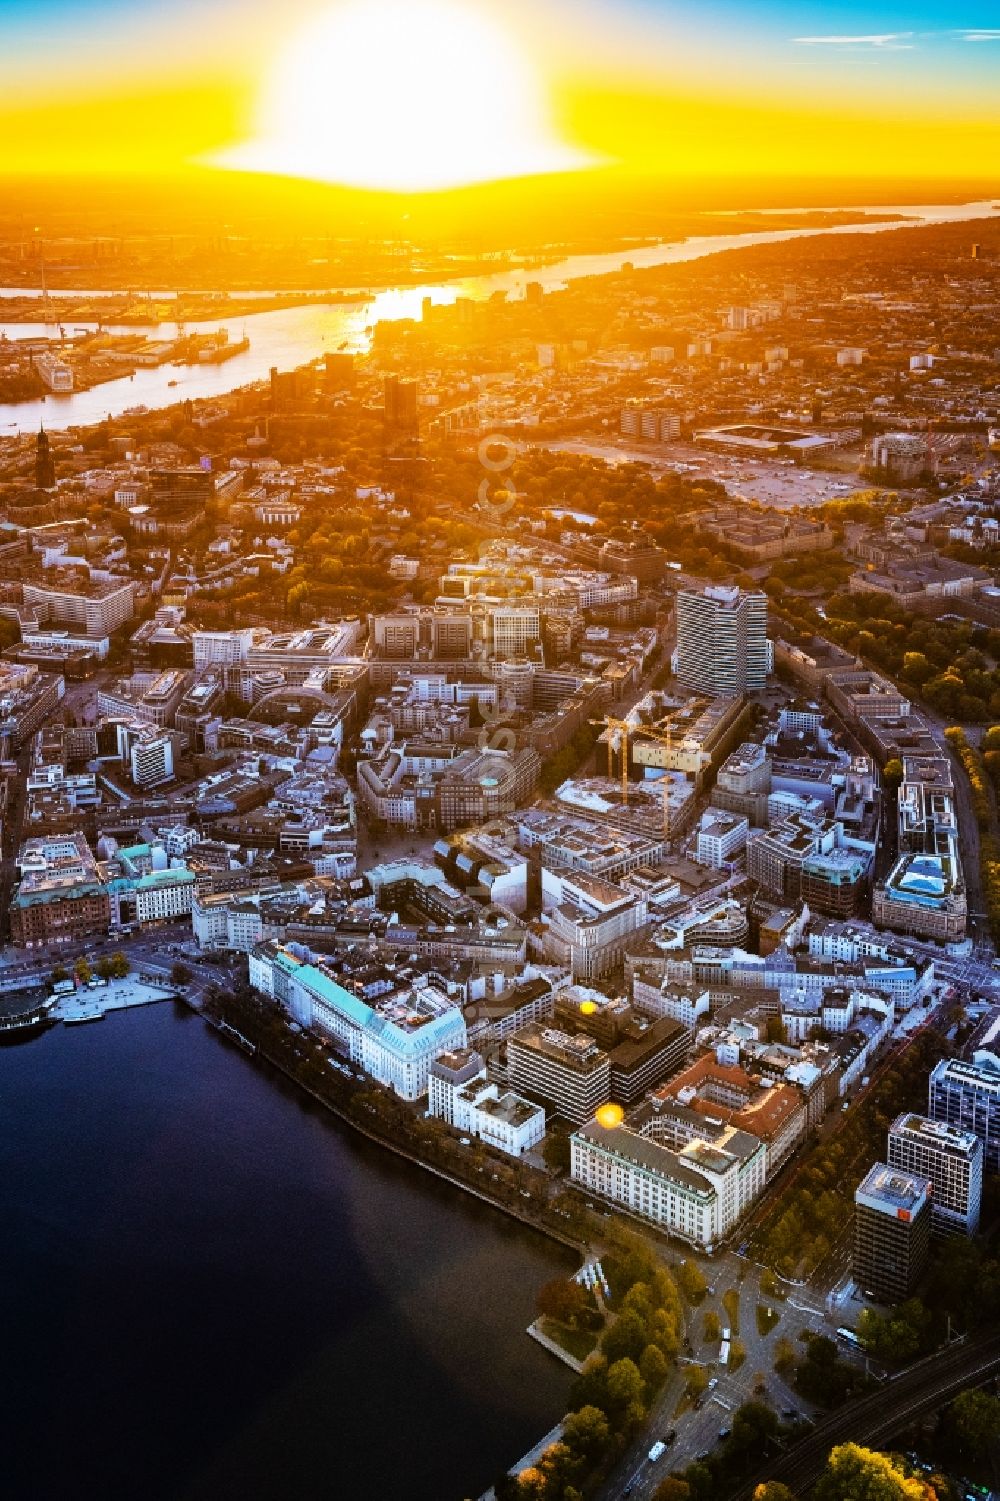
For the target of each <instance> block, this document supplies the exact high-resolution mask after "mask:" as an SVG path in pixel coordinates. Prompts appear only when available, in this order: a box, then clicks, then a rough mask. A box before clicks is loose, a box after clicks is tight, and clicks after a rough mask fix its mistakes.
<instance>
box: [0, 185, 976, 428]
mask: <svg viewBox="0 0 1000 1501" xmlns="http://www.w3.org/2000/svg"><path fill="white" fill-rule="evenodd" d="M867 212H868V213H869V214H872V215H878V214H904V215H906V216H907V219H908V223H909V226H910V227H912V226H914V225H918V224H945V223H956V222H962V221H966V220H971V219H981V218H983V217H984V216H994V215H995V209H994V206H993V204H992V203H991V202H989V201H987V200H984V201H982V202H975V203H964V204H954V203H951V204H877V205H871V206H870V207H869V208H868V209H867ZM902 227H906V226H901V225H898V224H891V223H890V224H886V223H878V222H876V223H862V224H850V225H841V226H837V227H835V228H832V229H775V230H760V231H756V232H753V233H747V234H718V235H700V236H694V237H692V238H690V239H687V240H681V241H676V242H662V243H660V244H656V245H647V246H643V247H640V248H637V249H635V250H615V251H610V252H608V253H605V254H598V255H574V256H569V257H568V258H567V259H566V260H563V261H559V262H558V263H555V264H553V265H551V266H543V267H539V268H538V269H532V270H524V271H516V270H515V271H502V272H497V273H495V274H493V275H489V276H478V277H473V278H471V279H468V280H464V281H454V282H446V283H440V284H437V285H431V284H428V285H424V286H416V287H405V288H390V289H388V290H385V291H382V292H378V293H376V294H375V295H374V296H373V297H370V298H366V299H363V300H359V301H358V302H356V303H339V304H329V305H326V306H316V305H313V306H309V307H300V308H286V309H282V310H280V311H276V312H269V313H252V314H250V315H248V316H247V317H245V318H232V319H212V320H209V321H207V322H202V323H193V322H192V323H188V324H186V325H185V328H186V330H187V331H188V332H193V331H204V330H208V329H216V328H226V329H228V330H229V336H230V339H232V340H237V339H239V338H240V337H241V336H242V334H243V333H244V332H245V333H246V334H247V335H248V337H249V339H250V348H249V349H248V350H247V351H246V352H245V353H243V354H239V355H236V356H235V357H234V358H233V359H231V360H229V361H227V362H226V363H225V364H223V365H195V366H178V367H174V366H170V365H164V366H161V367H159V368H158V369H154V370H139V371H137V372H136V374H135V376H134V377H133V378H131V379H130V378H129V377H127V376H126V377H124V378H123V379H121V380H116V381H108V382H106V383H105V384H104V385H101V386H95V387H94V388H93V389H92V390H90V391H78V392H76V393H75V394H73V395H72V396H47V397H45V398H43V399H39V400H35V401H24V402H17V403H12V404H7V405H6V406H3V405H0V436H4V435H5V434H11V433H15V432H35V431H37V429H38V427H39V426H40V425H41V424H42V423H44V425H45V426H46V428H48V429H50V430H52V431H58V430H60V429H62V428H67V427H74V426H85V425H87V424H89V423H93V422H100V421H102V420H103V419H104V418H105V417H107V416H109V415H111V416H116V417H117V416H120V415H121V413H122V412H124V411H126V410H127V409H128V408H129V407H135V406H146V407H150V408H154V409H155V408H160V407H166V406H172V405H173V404H174V402H177V401H183V400H185V399H186V398H188V397H190V398H191V399H192V400H197V399H199V398H203V397H212V396H222V395H224V394H225V393H226V392H227V391H231V390H233V389H235V388H236V387H237V386H246V385H249V384H251V383H252V382H253V381H257V380H264V379H266V378H267V376H268V373H269V371H270V369H271V367H272V365H276V366H277V367H278V369H280V370H291V369H294V368H295V366H297V365H304V364H306V363H307V361H309V360H312V359H315V358H316V357H317V355H321V354H323V353H326V352H328V351H332V350H336V349H339V348H341V347H342V346H343V347H346V348H348V349H353V350H364V349H365V348H367V346H368V341H369V330H370V329H371V328H372V327H373V326H374V325H375V324H376V323H378V322H380V321H382V320H383V319H388V320H394V319H398V318H419V317H420V314H421V306H422V303H423V299H424V298H425V297H430V299H431V301H432V302H433V303H435V304H438V303H451V302H454V301H455V299H456V298H458V297H472V298H476V299H481V298H485V297H489V296H490V295H491V294H492V293H493V292H496V291H505V292H508V293H509V294H511V295H512V296H517V295H519V294H520V293H522V292H523V289H524V286H525V283H526V282H529V281H538V282H541V284H542V286H543V287H545V288H546V290H548V291H553V290H556V289H558V288H559V287H562V286H565V285H566V283H567V282H569V281H574V280H577V279H578V278H579V277H583V276H598V275H603V274H605V273H607V272H609V271H614V270H617V269H618V268H619V267H620V266H621V265H622V263H623V262H625V261H631V263H632V264H633V265H634V266H636V267H640V268H643V267H649V266H662V265H669V264H679V263H681V262H684V261H694V260H700V259H702V258H703V257H705V256H709V255H717V254H719V252H720V251H724V250H735V249H739V248H741V247H743V246H748V245H767V244H777V243H779V242H780V241H783V240H795V239H802V238H805V237H808V236H812V235H816V234H881V233H885V232H886V231H887V230H892V229H896V228H902ZM7 290H8V292H12V291H13V290H14V289H7ZM32 290H34V291H35V292H37V291H39V289H38V288H35V289H31V288H28V289H24V288H19V289H16V295H23V294H24V293H25V291H27V292H29V293H30V292H31V291H32ZM70 295H72V294H70ZM79 295H80V296H91V295H94V294H92V293H89V292H86V291H81V292H80V294H79ZM79 326H83V327H86V326H87V325H79ZM91 326H92V325H91ZM120 331H121V332H127V333H135V332H137V331H138V332H148V333H149V334H150V335H151V336H159V337H162V338H164V339H170V338H172V337H173V336H174V334H175V333H176V326H175V325H174V324H163V325H161V326H160V329H159V331H158V333H157V330H155V329H149V330H136V329H135V328H134V327H132V328H128V329H122V330H120ZM71 332H72V328H67V333H71ZM57 333H58V329H57V328H55V327H53V326H49V325H45V324H25V323H7V324H4V323H3V322H2V321H0V338H3V337H4V336H6V337H7V338H11V339H16V338H22V339H23V338H30V337H39V336H41V335H48V336H50V337H55V335H56V334H57Z"/></svg>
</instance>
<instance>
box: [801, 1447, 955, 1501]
mask: <svg viewBox="0 0 1000 1501" xmlns="http://www.w3.org/2000/svg"><path fill="white" fill-rule="evenodd" d="M813 1497H814V1501H935V1498H934V1495H933V1492H931V1491H930V1490H929V1488H928V1486H927V1485H926V1484H925V1483H924V1481H923V1480H913V1479H910V1478H909V1477H908V1476H907V1475H906V1474H904V1472H903V1471H902V1470H901V1469H900V1468H899V1466H898V1465H897V1464H895V1463H894V1462H893V1460H892V1459H891V1458H890V1457H889V1455H888V1454H879V1453H878V1452H877V1451H876V1450H875V1449H863V1448H862V1447H861V1446H860V1444H840V1445H838V1446H837V1448H836V1449H832V1450H831V1451H830V1457H829V1459H828V1460H827V1462H826V1469H825V1470H824V1471H823V1474H822V1476H821V1477H820V1481H819V1484H818V1485H817V1486H816V1489H815V1490H814V1491H813Z"/></svg>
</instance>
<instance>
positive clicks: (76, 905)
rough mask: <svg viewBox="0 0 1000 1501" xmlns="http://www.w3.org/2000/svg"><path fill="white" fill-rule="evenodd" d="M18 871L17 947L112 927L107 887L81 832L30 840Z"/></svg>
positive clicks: (13, 908)
mask: <svg viewBox="0 0 1000 1501" xmlns="http://www.w3.org/2000/svg"><path fill="white" fill-rule="evenodd" d="M17 871H18V877H19V880H18V884H17V885H16V886H15V888H14V895H13V897H12V899H11V905H10V924H11V939H12V941H13V942H14V943H15V944H17V945H18V947H23V948H50V947H53V946H55V945H58V944H64V943H77V942H79V941H80V939H83V938H93V937H96V936H97V935H98V934H102V933H106V932H107V931H108V924H109V921H110V912H111V908H110V901H109V897H108V889H107V886H106V885H105V883H104V881H103V880H102V879H101V872H100V867H99V866H98V864H97V861H96V859H95V858H94V855H93V853H92V851H91V849H90V846H89V845H88V843H87V841H86V838H85V837H84V835H83V834H81V833H75V834H67V835H64V836H62V837H59V838H49V837H44V836H43V837H41V838H38V839H28V840H26V841H25V843H24V844H22V846H21V848H20V850H19V851H18V856H17Z"/></svg>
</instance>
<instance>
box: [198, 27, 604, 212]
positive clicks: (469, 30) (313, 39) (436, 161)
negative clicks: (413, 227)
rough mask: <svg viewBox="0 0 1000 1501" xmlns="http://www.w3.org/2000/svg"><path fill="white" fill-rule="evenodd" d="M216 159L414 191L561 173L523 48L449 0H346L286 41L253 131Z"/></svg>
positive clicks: (568, 159)
mask: <svg viewBox="0 0 1000 1501" xmlns="http://www.w3.org/2000/svg"><path fill="white" fill-rule="evenodd" d="M213 160H214V162H215V164H216V165H221V166H225V167H231V168H238V169H241V170H244V171H253V172H274V173H280V174H282V175H287V176H292V177H308V178H314V179H319V180H321V181H324V182H336V183H342V184H344V185H346V186H350V187H360V188H374V189H386V190H389V191H394V192H419V191H426V190H433V189H441V188H452V187H459V186H463V185H466V184H469V183H477V182H489V181H494V180H496V179H499V178H509V177H523V176H528V175H533V174H537V173H542V172H565V171H570V170H575V169H577V168H580V167H583V166H587V165H590V159H588V158H587V157H585V156H584V154H583V153H582V152H579V151H577V150H575V149H574V148H572V147H571V146H569V145H567V144H566V143H565V142H562V141H560V140H559V139H558V137H557V135H556V133H555V131H554V130H553V128H552V126H551V123H550V121H549V119H548V111H547V109H546V104H545V99H544V94H543V90H542V88H541V84H540V81H539V79H538V77H537V76H536V73H535V70H534V68H533V67H532V66H531V63H530V61H529V59H528V58H527V56H526V55H525V54H524V53H523V52H522V50H521V48H520V47H519V46H518V45H517V43H516V42H515V41H514V39H513V37H512V36H511V35H509V34H508V33H507V32H506V31H505V30H504V29H503V28H502V27H501V26H500V25H499V24H498V22H497V21H496V20H495V19H494V18H493V17H492V16H490V15H489V14H488V13H487V12H486V11H485V10H481V9H478V8H476V7H475V6H474V5H473V4H471V3H458V0H345V3H343V4H340V5H338V6H336V7H335V8H333V9H331V10H328V11H325V12H323V13H322V14H320V15H318V16H314V17H313V18H312V19H311V20H310V21H309V22H308V23H307V24H306V25H305V26H304V28H303V29H302V30H301V31H300V32H299V33H298V34H297V35H296V36H294V37H293V38H292V40H291V42H290V43H289V45H288V47H287V49H286V50H285V52H284V53H283V54H282V55H281V56H280V57H279V58H278V60H277V62H276V65H275V67H274V70H273V72H272V74H271V76H270V77H269V78H268V79H267V80H266V82H265V86H264V89H263V91H262V97H261V101H260V107H259V111H258V120H257V133H256V135H255V137H254V138H253V139H252V140H249V141H246V142H243V143H242V144H240V145H238V146H236V147H233V148H232V149H230V150H228V151H226V152H224V153H223V154H222V155H221V156H216V157H215V158H213Z"/></svg>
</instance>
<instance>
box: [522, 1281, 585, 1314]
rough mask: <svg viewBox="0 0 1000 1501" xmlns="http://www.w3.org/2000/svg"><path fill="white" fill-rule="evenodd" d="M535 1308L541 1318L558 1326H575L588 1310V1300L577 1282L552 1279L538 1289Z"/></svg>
mask: <svg viewBox="0 0 1000 1501" xmlns="http://www.w3.org/2000/svg"><path fill="white" fill-rule="evenodd" d="M535 1306H536V1308H537V1309H538V1312H539V1313H540V1314H541V1316H542V1317H543V1318H546V1319H556V1320H557V1322H558V1323H560V1324H575V1323H576V1322H577V1320H578V1319H580V1318H582V1317H583V1316H584V1315H585V1314H586V1313H587V1312H588V1310H589V1308H590V1300H589V1298H588V1296H587V1293H586V1292H585V1290H584V1289H583V1288H582V1287H581V1286H580V1284H579V1282H573V1281H571V1280H569V1279H568V1278H566V1277H554V1278H553V1279H552V1281H551V1282H546V1283H543V1285H542V1286H541V1287H540V1288H539V1289H538V1296H537V1298H536V1299H535Z"/></svg>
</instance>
